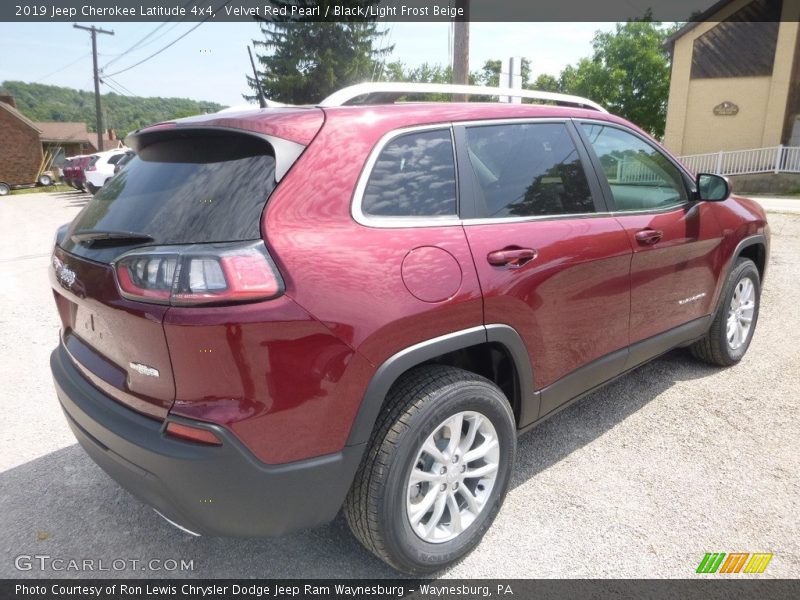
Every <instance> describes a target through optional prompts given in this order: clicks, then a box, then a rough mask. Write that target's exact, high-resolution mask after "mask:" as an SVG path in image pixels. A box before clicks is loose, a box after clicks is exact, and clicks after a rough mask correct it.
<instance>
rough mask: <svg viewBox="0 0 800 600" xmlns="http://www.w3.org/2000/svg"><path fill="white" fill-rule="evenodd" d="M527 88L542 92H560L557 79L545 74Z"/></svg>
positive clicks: (559, 84)
mask: <svg viewBox="0 0 800 600" xmlns="http://www.w3.org/2000/svg"><path fill="white" fill-rule="evenodd" d="M525 87H529V88H530V89H532V90H539V91H542V92H560V91H561V83H560V82H559V81H558V78H557V77H553V76H552V75H548V74H547V73H542V74H541V75H539V76H538V77H537V78H536V79H534V81H533V83H532V84H531V85H530V86H525Z"/></svg>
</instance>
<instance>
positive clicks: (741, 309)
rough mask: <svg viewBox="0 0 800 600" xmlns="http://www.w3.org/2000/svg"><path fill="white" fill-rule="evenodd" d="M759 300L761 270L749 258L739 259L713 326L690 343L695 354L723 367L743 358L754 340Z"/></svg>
mask: <svg viewBox="0 0 800 600" xmlns="http://www.w3.org/2000/svg"><path fill="white" fill-rule="evenodd" d="M760 299H761V279H760V277H759V274H758V269H757V268H756V266H755V264H754V263H753V261H751V260H750V259H748V258H739V259H738V260H737V261H736V263H735V264H734V266H733V269H732V270H731V273H730V275H729V276H728V280H727V281H726V282H725V288H724V289H723V290H722V298H721V299H720V303H719V308H718V309H717V312H716V314H715V315H714V321H713V322H712V324H711V329H709V331H708V333H707V334H706V336H705V337H704V338H703V339H701V340H700V341H698V342H696V343H695V344H693V345H692V346H691V351H692V354H693V355H694V356H695V357H697V358H699V359H700V360H703V361H705V362H707V363H711V364H713V365H719V366H721V367H728V366H730V365H734V364H736V363H738V362H739V361H740V360H742V357H743V356H744V355H745V353H746V352H747V348H749V347H750V341H751V340H752V339H753V332H754V331H755V328H756V322H757V321H758V309H759V304H760Z"/></svg>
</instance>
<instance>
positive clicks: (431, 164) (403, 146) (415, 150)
mask: <svg viewBox="0 0 800 600" xmlns="http://www.w3.org/2000/svg"><path fill="white" fill-rule="evenodd" d="M456 209H457V207H456V168H455V161H454V158H453V141H452V137H451V135H450V130H449V129H439V130H434V131H419V132H415V133H408V134H405V135H402V136H400V137H397V138H395V139H394V140H392V141H391V142H389V143H388V144H386V146H385V147H384V148H383V150H382V151H381V153H380V156H378V160H377V161H376V162H375V166H374V168H373V169H372V173H371V174H370V176H369V181H368V182H367V186H366V189H365V190H364V198H363V200H362V202H361V210H362V211H363V212H364V213H365V214H367V215H374V216H379V217H431V216H442V215H455V214H456Z"/></svg>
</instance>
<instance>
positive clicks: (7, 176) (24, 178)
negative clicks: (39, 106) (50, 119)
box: [0, 95, 43, 193]
mask: <svg viewBox="0 0 800 600" xmlns="http://www.w3.org/2000/svg"><path fill="white" fill-rule="evenodd" d="M39 135H40V131H39V128H38V127H36V124H35V123H34V122H33V121H31V120H30V119H28V117H26V116H25V115H23V114H22V113H21V112H19V111H18V110H17V105H16V103H15V102H14V97H13V96H8V95H2V96H0V193H2V192H3V190H6V191H7V187H8V186H14V185H21V184H26V183H33V182H34V181H36V176H37V174H38V172H39V166H40V165H41V164H42V157H43V153H42V142H41V141H40V138H39ZM2 184H6V187H3V186H2Z"/></svg>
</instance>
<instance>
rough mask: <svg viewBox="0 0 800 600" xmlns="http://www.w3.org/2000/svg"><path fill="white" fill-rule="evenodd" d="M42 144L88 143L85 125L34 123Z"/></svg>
mask: <svg viewBox="0 0 800 600" xmlns="http://www.w3.org/2000/svg"><path fill="white" fill-rule="evenodd" d="M35 125H36V127H37V128H38V129H39V131H41V132H42V134H41V136H40V137H41V139H42V141H43V142H75V143H90V140H89V132H88V131H87V130H86V123H50V122H40V123H35Z"/></svg>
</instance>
